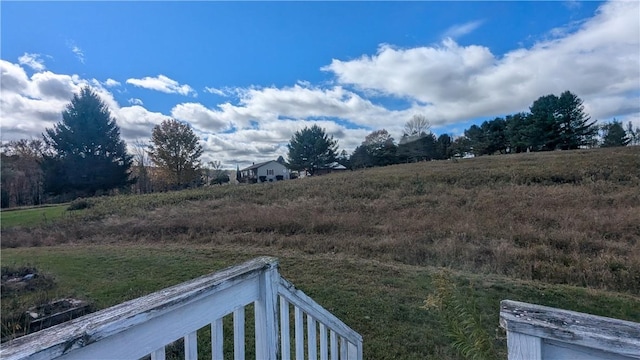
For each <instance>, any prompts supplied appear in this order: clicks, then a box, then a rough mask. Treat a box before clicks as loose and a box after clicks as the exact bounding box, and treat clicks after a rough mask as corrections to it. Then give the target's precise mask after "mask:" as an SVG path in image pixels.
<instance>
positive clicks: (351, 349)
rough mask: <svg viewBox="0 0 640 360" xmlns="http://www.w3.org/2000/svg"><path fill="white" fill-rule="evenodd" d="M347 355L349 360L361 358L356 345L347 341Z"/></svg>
mask: <svg viewBox="0 0 640 360" xmlns="http://www.w3.org/2000/svg"><path fill="white" fill-rule="evenodd" d="M347 357H348V358H349V360H358V359H362V358H361V357H360V358H359V357H358V346H356V344H352V343H347Z"/></svg>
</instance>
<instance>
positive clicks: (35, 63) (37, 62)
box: [18, 53, 45, 71]
mask: <svg viewBox="0 0 640 360" xmlns="http://www.w3.org/2000/svg"><path fill="white" fill-rule="evenodd" d="M18 62H19V63H20V64H21V65H27V66H28V67H30V68H32V69H33V70H35V71H42V70H44V69H45V66H44V60H42V59H41V58H40V54H29V53H24V55H22V56H20V57H19V58H18Z"/></svg>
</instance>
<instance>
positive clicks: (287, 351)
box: [280, 296, 291, 360]
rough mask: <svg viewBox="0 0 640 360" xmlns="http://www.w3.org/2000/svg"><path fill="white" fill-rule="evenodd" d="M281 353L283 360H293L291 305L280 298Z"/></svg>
mask: <svg viewBox="0 0 640 360" xmlns="http://www.w3.org/2000/svg"><path fill="white" fill-rule="evenodd" d="M280 329H281V332H280V353H281V358H282V360H290V359H291V338H290V336H291V332H290V331H289V303H288V302H287V300H286V299H285V298H283V297H282V296H280Z"/></svg>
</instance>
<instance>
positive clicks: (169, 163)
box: [149, 119, 203, 189]
mask: <svg viewBox="0 0 640 360" xmlns="http://www.w3.org/2000/svg"><path fill="white" fill-rule="evenodd" d="M198 141H199V139H198V136H197V135H196V134H195V133H194V132H193V130H192V129H191V127H190V126H189V125H188V124H185V123H182V122H179V121H178V120H175V119H169V120H164V121H163V122H162V123H161V124H160V125H156V126H155V127H154V128H153V131H152V132H151V143H152V144H151V145H150V147H149V157H150V159H151V161H152V162H153V163H154V164H155V165H156V166H157V167H158V169H159V170H160V172H161V173H162V174H163V175H164V178H165V180H166V181H167V183H168V184H169V185H170V186H171V187H172V188H174V189H177V188H183V187H186V186H189V185H197V184H198V183H199V181H200V174H201V172H200V156H201V155H202V151H203V150H202V146H201V145H200V144H199V142H198Z"/></svg>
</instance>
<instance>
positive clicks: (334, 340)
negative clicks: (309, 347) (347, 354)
mask: <svg viewBox="0 0 640 360" xmlns="http://www.w3.org/2000/svg"><path fill="white" fill-rule="evenodd" d="M329 334H330V335H331V360H338V334H336V332H335V331H333V330H330V331H329Z"/></svg>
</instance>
